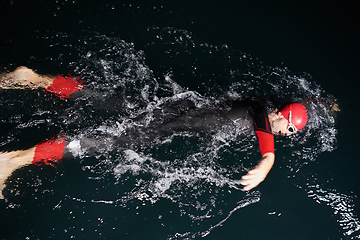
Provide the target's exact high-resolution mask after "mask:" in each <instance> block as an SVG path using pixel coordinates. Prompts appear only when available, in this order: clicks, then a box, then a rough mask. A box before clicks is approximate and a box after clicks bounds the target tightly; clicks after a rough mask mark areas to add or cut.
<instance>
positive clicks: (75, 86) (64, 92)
mask: <svg viewBox="0 0 360 240" xmlns="http://www.w3.org/2000/svg"><path fill="white" fill-rule="evenodd" d="M83 83H84V80H82V79H80V78H73V77H70V76H67V77H62V76H58V77H57V78H55V79H54V81H53V83H52V84H51V85H50V86H49V87H48V88H47V89H46V91H48V92H51V93H54V94H56V95H58V96H59V97H61V98H68V97H69V96H70V94H72V93H74V92H76V91H82V90H84V89H85V86H83V85H82V84H83Z"/></svg>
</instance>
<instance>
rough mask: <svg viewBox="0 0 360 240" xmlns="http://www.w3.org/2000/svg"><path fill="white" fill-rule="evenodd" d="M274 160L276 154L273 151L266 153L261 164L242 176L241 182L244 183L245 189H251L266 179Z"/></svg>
mask: <svg viewBox="0 0 360 240" xmlns="http://www.w3.org/2000/svg"><path fill="white" fill-rule="evenodd" d="M274 162H275V154H274V153H272V152H268V153H265V154H264V155H263V156H262V159H261V161H260V162H259V164H258V165H256V167H255V168H254V169H253V170H250V171H249V172H248V173H247V174H246V175H245V176H243V177H242V178H241V180H242V181H241V184H242V185H244V190H245V191H249V190H251V189H253V188H254V187H256V186H257V185H259V184H260V183H261V182H262V181H264V179H265V178H266V176H267V175H268V173H269V172H270V169H271V168H272V166H273V165H274Z"/></svg>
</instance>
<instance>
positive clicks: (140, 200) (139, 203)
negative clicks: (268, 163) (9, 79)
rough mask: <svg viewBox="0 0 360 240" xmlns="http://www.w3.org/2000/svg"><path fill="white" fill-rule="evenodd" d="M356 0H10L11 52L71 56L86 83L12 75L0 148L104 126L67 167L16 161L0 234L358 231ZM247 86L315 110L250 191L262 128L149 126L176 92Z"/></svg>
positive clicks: (215, 95)
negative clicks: (66, 90) (247, 178)
mask: <svg viewBox="0 0 360 240" xmlns="http://www.w3.org/2000/svg"><path fill="white" fill-rule="evenodd" d="M356 7H357V6H356V5H355V4H351V5H348V4H346V3H341V4H340V3H327V4H326V5H322V4H319V3H316V4H315V3H311V4H310V3H297V4H294V3H292V4H290V3H287V2H285V1H283V2H282V1H276V2H271V3H270V2H265V1H257V2H253V3H244V2H241V1H238V2H233V1H221V2H215V1H213V2H209V1H199V2H196V3H193V2H191V1H176V2H172V3H167V2H166V1H121V2H120V1H103V2H98V3H94V2H89V1H87V2H80V1H53V2H51V3H49V2H47V1H2V3H1V10H2V15H1V22H0V24H1V25H0V26H1V45H0V49H1V54H0V65H1V68H2V69H10V70H13V69H14V68H15V67H17V66H21V65H25V66H28V67H29V68H32V69H36V70H37V71H38V72H39V73H44V74H45V73H49V74H50V73H51V74H58V73H69V72H70V73H72V74H74V75H78V76H80V77H82V78H83V79H84V80H85V81H86V83H87V89H88V90H89V91H87V92H85V93H84V95H81V97H80V98H78V99H75V98H73V99H70V100H69V101H67V102H65V101H62V100H59V99H57V98H56V97H54V96H50V95H48V94H45V93H44V92H43V91H35V92H30V91H2V92H1V111H2V112H1V119H2V122H1V124H2V126H1V148H2V149H1V150H5V149H6V150H9V149H19V148H27V147H31V146H33V145H35V144H37V143H38V142H39V141H42V140H43V139H46V138H50V137H52V136H54V135H56V134H59V133H61V134H65V135H66V136H67V138H68V141H73V143H76V142H77V141H79V140H80V139H83V138H95V139H97V140H99V141H100V140H101V141H102V140H104V139H105V140H109V141H108V142H107V143H108V144H107V145H106V146H105V147H102V148H101V149H100V150H99V151H98V152H96V154H95V155H91V156H89V155H87V152H86V151H79V152H78V153H77V154H76V156H75V157H70V158H66V159H64V160H63V161H62V162H61V163H60V164H59V165H58V166H57V167H56V168H53V167H49V166H45V167H42V168H41V167H37V166H28V167H25V168H22V169H20V170H18V171H16V172H15V173H14V174H13V175H12V176H11V177H10V179H9V181H8V184H7V188H5V190H4V195H5V196H6V200H5V201H1V202H0V208H1V216H2V218H1V223H0V224H1V231H0V238H1V239H49V238H50V239H70V238H75V239H201V238H204V239H358V238H360V237H359V236H360V234H359V232H360V221H359V219H358V216H359V200H358V195H359V192H360V189H359V187H358V183H359V176H358V169H359V163H358V162H357V160H358V156H359V150H358V147H357V145H358V142H359V141H358V139H357V136H356V133H358V132H359V127H358V126H357V121H356V119H357V118H358V117H360V116H359V113H358V111H356V106H355V101H356V97H357V89H358V88H359V81H358V77H359V73H358V70H357V65H358V64H357V63H358V59H357V56H358V53H359V51H358V50H359V47H358V45H357V43H358V40H359V38H358V35H357V25H356V20H357V18H358V17H357V8H356ZM238 97H240V98H245V97H255V98H258V99H261V100H264V99H266V103H267V105H268V106H269V107H270V108H272V107H275V106H276V105H277V104H281V103H284V102H286V101H302V102H304V104H305V105H306V106H307V108H308V110H309V116H310V119H309V124H308V126H307V127H306V128H305V129H304V131H302V132H301V133H300V134H298V135H297V136H295V137H292V138H290V139H288V138H282V137H279V138H276V143H275V144H276V145H275V146H276V163H275V165H274V167H273V169H272V170H271V172H270V174H269V175H268V177H267V178H266V180H265V181H264V182H263V183H261V185H259V186H258V187H257V188H255V189H254V190H252V191H250V192H248V193H246V192H243V191H241V189H240V188H241V187H240V185H239V181H238V180H239V179H240V177H241V176H242V175H243V174H244V173H245V172H246V170H248V169H249V168H251V167H253V166H255V164H256V163H257V161H258V160H259V157H260V156H259V155H260V154H259V152H258V150H257V147H256V141H255V139H254V138H253V137H248V138H246V139H242V140H238V138H237V135H238V134H239V133H241V129H231V128H227V127H226V126H224V128H223V129H221V131H216V132H213V133H202V134H197V133H196V134H195V133H193V132H186V131H178V132H174V133H171V134H166V135H165V134H163V135H161V134H160V136H159V137H157V138H155V139H152V141H151V142H150V143H149V141H146V140H147V139H148V136H149V135H151V134H153V133H154V132H155V133H157V132H158V128H154V127H153V126H154V122H155V123H156V121H160V122H161V121H166V120H169V119H170V120H172V119H173V118H172V116H173V112H171V108H169V106H173V105H176V103H178V102H179V101H191V102H192V103H193V104H195V105H196V107H198V108H203V109H212V110H214V109H224V108H226V106H224V105H223V102H224V101H225V100H226V99H229V98H238ZM333 101H336V102H337V103H338V104H339V106H340V108H341V111H340V112H339V113H338V114H337V116H336V117H334V116H333V115H331V114H330V112H329V110H328V109H327V107H326V106H327V105H328V104H329V103H331V102H333ZM159 109H160V114H159ZM43 119H46V121H43ZM170 122H171V121H170ZM155 126H157V125H156V124H155ZM134 129H135V130H136V131H135V130H134ZM163 130H164V129H163ZM165 130H166V129H165ZM165 130H164V131H165ZM126 131H131V132H133V133H134V132H135V133H136V134H135V136H134V138H132V139H131V141H130V144H129V145H127V146H126V147H124V146H121V147H119V146H117V145H116V144H113V142H111V139H113V137H118V136H122V134H123V133H124V132H126Z"/></svg>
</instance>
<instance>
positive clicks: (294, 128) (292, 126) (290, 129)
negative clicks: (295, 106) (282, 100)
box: [287, 104, 296, 133]
mask: <svg viewBox="0 0 360 240" xmlns="http://www.w3.org/2000/svg"><path fill="white" fill-rule="evenodd" d="M287 130H288V132H289V133H295V132H296V127H295V126H294V124H292V122H291V104H290V112H289V124H288V127H287Z"/></svg>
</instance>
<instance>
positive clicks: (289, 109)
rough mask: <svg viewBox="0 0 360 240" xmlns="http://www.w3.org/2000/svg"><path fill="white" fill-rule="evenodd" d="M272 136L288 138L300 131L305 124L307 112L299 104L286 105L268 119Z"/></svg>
mask: <svg viewBox="0 0 360 240" xmlns="http://www.w3.org/2000/svg"><path fill="white" fill-rule="evenodd" d="M270 122H271V128H272V131H273V133H274V134H276V135H283V136H288V135H291V134H294V133H296V132H297V131H299V130H301V129H302V128H303V127H304V126H305V125H306V122H307V112H306V108H305V106H304V105H302V104H301V103H289V104H286V105H285V106H284V107H283V108H282V109H281V110H280V111H278V112H274V113H273V115H272V117H271V118H270Z"/></svg>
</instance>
